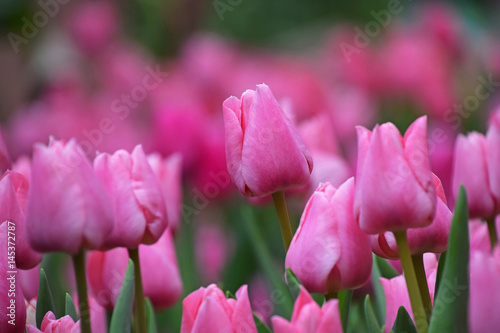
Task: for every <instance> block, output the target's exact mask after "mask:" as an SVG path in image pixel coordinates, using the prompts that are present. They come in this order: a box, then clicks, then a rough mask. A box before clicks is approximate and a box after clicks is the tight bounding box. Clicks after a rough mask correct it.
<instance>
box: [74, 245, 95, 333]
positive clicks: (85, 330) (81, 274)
mask: <svg viewBox="0 0 500 333" xmlns="http://www.w3.org/2000/svg"><path fill="white" fill-rule="evenodd" d="M73 268H74V270H75V279H76V290H77V292H78V306H79V308H80V328H81V332H82V333H91V332H92V330H91V328H90V310H89V298H88V295H87V281H86V276H85V252H84V250H83V249H80V251H79V252H78V253H77V254H75V255H74V256H73Z"/></svg>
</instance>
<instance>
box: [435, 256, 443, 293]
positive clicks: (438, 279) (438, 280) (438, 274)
mask: <svg viewBox="0 0 500 333" xmlns="http://www.w3.org/2000/svg"><path fill="white" fill-rule="evenodd" d="M445 264H446V252H443V253H441V255H440V256H439V263H438V267H437V272H436V286H435V287H434V298H435V299H437V295H438V290H439V284H440V283H441V278H442V277H443V271H444V265H445Z"/></svg>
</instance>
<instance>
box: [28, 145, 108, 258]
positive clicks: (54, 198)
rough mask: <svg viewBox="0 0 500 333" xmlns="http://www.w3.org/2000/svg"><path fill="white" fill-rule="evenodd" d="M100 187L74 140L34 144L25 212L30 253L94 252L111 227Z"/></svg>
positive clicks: (105, 199)
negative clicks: (30, 247)
mask: <svg viewBox="0 0 500 333" xmlns="http://www.w3.org/2000/svg"><path fill="white" fill-rule="evenodd" d="M110 206H111V205H110V203H109V200H108V198H107V197H106V195H105V193H104V188H103V187H102V185H101V184H100V183H99V181H98V180H97V178H96V176H95V174H94V172H93V170H92V166H91V164H90V163H89V161H88V160H87V158H86V157H85V155H84V153H83V152H82V150H81V149H80V148H79V147H78V146H77V144H76V142H75V140H70V141H68V142H67V143H64V142H62V141H56V140H53V139H51V141H50V143H49V146H48V147H47V146H43V145H41V144H36V145H35V146H34V153H33V162H32V171H31V183H30V189H29V194H28V203H27V209H26V233H27V236H28V241H29V243H30V245H31V246H32V247H33V249H35V250H37V251H40V252H50V251H63V252H67V253H70V254H76V253H77V252H78V251H79V249H80V248H89V249H98V248H101V247H102V245H103V244H104V241H105V239H106V236H107V235H108V234H109V233H110V232H111V230H112V227H113V215H112V212H111V209H110Z"/></svg>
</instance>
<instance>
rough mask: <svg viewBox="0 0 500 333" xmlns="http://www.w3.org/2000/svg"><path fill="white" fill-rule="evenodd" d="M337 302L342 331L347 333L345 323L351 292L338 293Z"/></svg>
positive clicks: (347, 318)
mask: <svg viewBox="0 0 500 333" xmlns="http://www.w3.org/2000/svg"><path fill="white" fill-rule="evenodd" d="M337 298H338V300H339V311H340V320H341V321H342V330H343V331H344V332H347V322H348V321H349V309H350V308H351V298H352V290H350V289H349V290H342V291H339V293H338V296H337Z"/></svg>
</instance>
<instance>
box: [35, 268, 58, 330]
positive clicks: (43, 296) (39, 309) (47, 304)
mask: <svg viewBox="0 0 500 333" xmlns="http://www.w3.org/2000/svg"><path fill="white" fill-rule="evenodd" d="M49 311H52V313H54V315H55V313H56V306H55V305H54V299H53V298H52V292H51V291H50V286H49V281H47V275H46V274H45V271H44V270H43V268H42V269H40V280H39V281H38V297H37V300H36V327H37V328H38V329H40V328H41V327H42V320H43V317H45V315H46V314H47V312H49Z"/></svg>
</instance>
